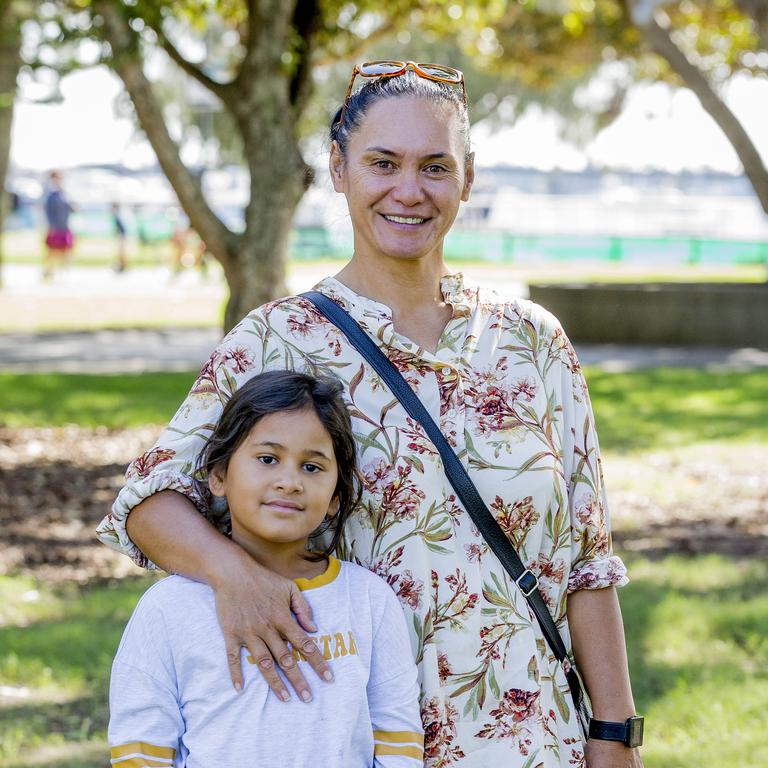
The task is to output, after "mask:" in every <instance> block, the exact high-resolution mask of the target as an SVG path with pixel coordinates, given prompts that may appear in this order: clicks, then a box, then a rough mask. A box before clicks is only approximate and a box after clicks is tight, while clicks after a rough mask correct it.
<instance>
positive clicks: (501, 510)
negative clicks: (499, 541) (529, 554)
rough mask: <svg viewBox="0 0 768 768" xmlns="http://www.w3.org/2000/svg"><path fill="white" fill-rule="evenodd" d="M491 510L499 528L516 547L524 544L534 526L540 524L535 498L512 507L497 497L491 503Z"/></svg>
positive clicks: (518, 501)
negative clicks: (534, 504) (534, 502)
mask: <svg viewBox="0 0 768 768" xmlns="http://www.w3.org/2000/svg"><path fill="white" fill-rule="evenodd" d="M491 509H492V510H493V512H494V517H495V518H496V522H497V523H498V524H499V527H500V528H501V529H502V530H503V531H504V533H506V534H507V536H508V537H509V540H510V541H511V542H512V543H513V544H514V545H515V547H520V546H521V545H522V544H523V542H524V541H525V539H526V537H527V536H528V534H529V533H530V531H531V529H532V528H533V526H534V525H536V523H538V522H539V517H540V515H539V513H538V512H537V511H536V508H535V507H534V506H533V496H526V497H525V498H523V499H518V500H517V501H515V502H513V503H512V504H511V505H510V504H505V503H504V499H502V498H501V496H497V497H496V498H495V499H494V500H493V502H492V503H491Z"/></svg>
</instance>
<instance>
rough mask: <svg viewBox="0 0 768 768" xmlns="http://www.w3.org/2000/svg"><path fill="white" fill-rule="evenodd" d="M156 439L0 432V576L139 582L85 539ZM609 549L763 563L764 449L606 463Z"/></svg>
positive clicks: (150, 433)
mask: <svg viewBox="0 0 768 768" xmlns="http://www.w3.org/2000/svg"><path fill="white" fill-rule="evenodd" d="M159 431H160V428H159V427H153V426H149V427H141V428H135V429H122V430H108V429H104V428H101V429H88V428H83V427H74V426H71V427H60V428H25V429H19V430H8V429H2V428H0V573H26V574H31V575H34V576H35V577H37V578H40V579H43V580H46V581H59V580H76V581H80V582H86V581H89V580H91V579H94V578H109V577H113V576H121V575H124V574H127V573H139V572H140V571H139V569H138V568H136V567H135V566H133V565H132V564H131V563H130V561H129V560H128V558H126V557H124V556H122V555H120V554H118V553H115V552H113V551H111V550H110V549H108V548H107V547H105V546H104V545H102V544H100V543H99V542H98V541H97V539H96V537H95V535H94V529H95V527H96V525H97V524H98V523H99V521H100V520H101V519H102V518H103V517H104V515H105V514H106V513H107V511H108V510H109V507H110V505H111V503H112V501H113V499H114V497H115V495H116V494H117V491H118V490H119V488H120V486H121V485H122V480H123V472H124V470H125V467H126V465H127V464H128V462H129V461H130V460H131V459H133V458H134V457H135V456H137V455H139V454H140V453H142V452H143V451H144V450H146V449H147V447H148V446H150V445H151V444H152V443H153V442H154V440H155V439H156V438H157V436H158V434H159ZM604 463H605V465H606V474H607V477H608V487H609V498H610V507H611V510H612V515H613V528H614V541H615V543H616V546H617V548H618V549H620V550H622V551H627V552H636V553H639V554H645V555H649V556H655V555H664V554H670V553H674V552H679V553H684V554H701V553H704V552H718V553H722V554H729V555H745V556H759V555H766V554H768V476H766V475H765V474H764V473H761V472H759V468H760V467H765V466H768V446H760V445H757V446H756V445H747V446H739V445H737V446H722V445H718V446H716V447H714V448H711V447H707V446H703V447H699V448H698V449H697V450H695V451H693V452H688V453H686V452H682V453H680V452H678V453H658V454H646V455H643V456H639V457H631V458H630V457H621V456H610V457H608V458H606V460H605V462H604Z"/></svg>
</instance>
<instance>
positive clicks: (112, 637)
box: [0, 556, 768, 768]
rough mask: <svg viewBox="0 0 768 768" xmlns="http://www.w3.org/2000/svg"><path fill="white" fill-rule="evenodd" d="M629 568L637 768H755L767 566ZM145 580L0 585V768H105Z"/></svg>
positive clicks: (765, 688) (767, 759)
mask: <svg viewBox="0 0 768 768" xmlns="http://www.w3.org/2000/svg"><path fill="white" fill-rule="evenodd" d="M629 565H630V569H631V572H632V576H633V579H632V583H631V584H630V585H629V586H628V587H626V588H624V589H623V590H622V591H621V598H622V606H623V611H624V620H625V624H626V629H627V638H628V646H629V649H630V666H631V670H632V678H633V685H634V690H635V695H636V699H637V706H638V709H639V711H641V712H643V713H644V714H645V715H646V717H647V722H648V724H647V730H646V743H647V745H648V746H647V747H646V748H645V749H644V760H645V766H646V768H737V767H738V768H763V766H765V765H766V764H768V742H767V741H766V739H765V735H764V734H765V727H766V726H768V719H767V717H766V714H765V713H766V712H768V638H767V637H766V635H765V632H764V628H765V627H766V626H768V563H765V562H757V561H748V560H744V561H739V560H731V559H726V558H722V557H714V556H709V557H696V558H679V557H671V558H667V559H665V560H662V561H660V562H650V561H648V560H645V559H637V558H636V559H632V560H629ZM149 583H150V580H149V579H138V580H137V579H124V580H122V581H116V582H114V583H108V584H103V585H98V586H93V587H89V588H85V589H78V588H76V587H74V586H70V585H65V586H64V587H62V588H59V589H57V590H51V589H47V588H46V587H44V586H42V585H40V584H35V583H34V582H32V581H30V580H28V579H23V578H15V577H5V578H2V579H0V597H2V601H1V602H0V605H2V608H0V686H2V687H3V688H2V690H3V691H4V693H6V695H7V694H8V693H11V694H12V697H15V698H13V701H14V702H15V703H12V704H10V705H8V704H6V705H5V706H4V707H3V708H2V709H0V768H22V766H23V767H24V768H31V767H32V766H41V767H42V766H45V767H46V768H65V767H66V768H69V766H71V767H72V768H74V766H77V768H97V766H103V765H104V763H105V754H106V749H105V738H106V735H105V734H106V724H107V717H108V714H107V702H106V696H107V685H108V679H109V668H110V663H111V658H112V655H113V653H114V651H115V648H116V647H117V644H118V642H119V638H120V634H121V632H122V629H123V626H124V624H125V622H126V620H127V618H128V616H129V615H130V611H131V609H132V608H133V605H134V604H135V602H136V600H137V598H138V596H139V595H140V594H141V592H142V591H143V590H144V588H145V587H146V586H147V585H148V584H149ZM7 700H8V698H7V697H6V701H7Z"/></svg>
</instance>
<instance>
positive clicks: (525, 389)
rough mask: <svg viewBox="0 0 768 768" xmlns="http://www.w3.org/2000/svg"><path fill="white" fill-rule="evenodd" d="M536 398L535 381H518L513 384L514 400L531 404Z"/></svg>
mask: <svg viewBox="0 0 768 768" xmlns="http://www.w3.org/2000/svg"><path fill="white" fill-rule="evenodd" d="M534 397H536V382H535V381H534V380H533V379H518V380H517V381H516V382H514V384H512V398H513V399H514V400H518V399H522V400H525V401H526V402H527V403H530V402H531V400H533V398H534Z"/></svg>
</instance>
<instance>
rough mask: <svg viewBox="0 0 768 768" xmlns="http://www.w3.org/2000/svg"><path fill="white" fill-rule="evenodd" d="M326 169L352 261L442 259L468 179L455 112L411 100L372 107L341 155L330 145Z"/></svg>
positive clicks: (445, 105) (446, 106)
mask: <svg viewBox="0 0 768 768" xmlns="http://www.w3.org/2000/svg"><path fill="white" fill-rule="evenodd" d="M330 170H331V180H332V181H333V186H334V188H335V190H336V191H337V192H343V193H344V195H345V196H346V198H347V205H348V206H349V214H350V217H351V219H352V227H353V229H354V233H355V255H356V256H363V255H364V256H368V257H372V258H394V259H408V260H415V259H420V258H424V257H430V256H436V257H437V258H440V259H442V247H443V239H444V238H445V235H446V233H447V232H448V230H449V229H450V228H451V225H452V224H453V221H454V219H455V218H456V214H457V213H458V210H459V204H460V202H461V201H462V200H467V199H469V192H470V189H471V187H472V181H473V179H474V169H473V164H472V158H471V157H470V159H469V160H468V161H467V160H466V159H465V155H464V137H463V135H462V133H461V129H460V123H459V117H458V115H457V113H456V109H455V107H454V106H453V105H452V104H450V103H447V102H432V101H428V100H426V99H422V98H418V97H412V96H401V97H397V98H390V99H383V100H382V101H378V102H376V103H375V104H373V105H371V107H370V108H369V109H368V111H367V112H366V114H365V116H364V117H363V119H362V122H361V124H360V127H359V128H358V129H357V131H356V132H355V133H354V134H352V136H350V140H349V143H348V145H347V152H346V156H342V155H341V153H340V151H339V149H338V145H336V143H335V142H334V144H333V145H332V147H331V159H330Z"/></svg>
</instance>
